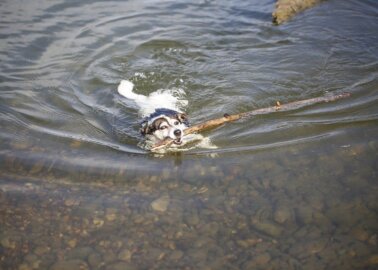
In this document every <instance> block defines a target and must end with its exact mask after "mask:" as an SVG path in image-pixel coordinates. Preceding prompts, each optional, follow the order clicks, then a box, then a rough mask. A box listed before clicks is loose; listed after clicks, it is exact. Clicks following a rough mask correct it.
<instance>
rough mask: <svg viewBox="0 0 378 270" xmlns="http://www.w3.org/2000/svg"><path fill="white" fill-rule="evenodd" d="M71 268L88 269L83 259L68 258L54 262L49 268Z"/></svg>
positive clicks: (66, 269)
mask: <svg viewBox="0 0 378 270" xmlns="http://www.w3.org/2000/svg"><path fill="white" fill-rule="evenodd" d="M72 269H81V270H84V269H89V268H88V265H87V263H86V262H85V261H82V260H69V261H61V262H57V263H55V264H54V265H53V266H52V267H51V270H72Z"/></svg>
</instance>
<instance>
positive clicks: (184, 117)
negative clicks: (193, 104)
mask: <svg viewBox="0 0 378 270" xmlns="http://www.w3.org/2000/svg"><path fill="white" fill-rule="evenodd" d="M177 119H178V120H179V121H180V122H181V123H184V124H186V125H188V124H189V120H188V116H187V115H186V113H178V114H177Z"/></svg>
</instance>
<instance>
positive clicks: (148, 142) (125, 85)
mask: <svg viewBox="0 0 378 270" xmlns="http://www.w3.org/2000/svg"><path fill="white" fill-rule="evenodd" d="M133 88H134V84H133V83H132V82H130V81H127V80H122V81H121V83H120V84H119V86H118V93H119V94H120V95H122V96H124V97H126V98H127V99H129V100H132V101H133V102H134V103H135V104H136V105H137V107H138V109H139V115H140V116H141V117H142V118H143V120H142V123H141V129H140V132H141V135H142V136H143V137H144V138H145V140H144V143H143V144H139V145H140V146H142V147H143V148H145V149H147V150H148V149H149V148H151V147H153V145H155V144H156V143H159V142H160V141H162V140H164V139H166V138H171V139H173V140H174V141H173V143H172V145H171V146H170V147H176V148H177V147H180V146H183V145H184V144H185V143H186V142H187V141H188V140H186V139H185V138H184V130H185V129H186V128H187V127H189V121H188V117H187V115H186V114H185V113H184V112H183V111H182V110H181V108H182V107H185V106H186V105H187V104H188V101H187V100H185V99H183V95H184V94H185V93H184V91H183V90H181V89H174V90H158V91H155V92H153V93H151V94H150V95H148V96H145V95H141V94H136V93H134V92H133ZM189 137H190V136H189Z"/></svg>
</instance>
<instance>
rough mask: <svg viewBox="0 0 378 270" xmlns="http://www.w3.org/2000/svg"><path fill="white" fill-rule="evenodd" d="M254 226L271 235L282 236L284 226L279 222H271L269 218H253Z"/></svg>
mask: <svg viewBox="0 0 378 270" xmlns="http://www.w3.org/2000/svg"><path fill="white" fill-rule="evenodd" d="M251 223H252V226H253V227H254V228H255V229H256V230H258V231H260V232H262V233H264V234H266V235H268V236H271V237H280V236H281V235H282V233H283V228H282V227H281V226H279V225H277V224H274V223H273V222H270V221H268V220H263V221H262V220H258V219H256V218H252V219H251Z"/></svg>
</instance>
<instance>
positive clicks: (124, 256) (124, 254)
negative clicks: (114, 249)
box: [118, 249, 133, 261]
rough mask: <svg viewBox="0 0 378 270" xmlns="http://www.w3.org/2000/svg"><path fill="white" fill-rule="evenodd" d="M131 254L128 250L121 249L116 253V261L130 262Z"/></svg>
mask: <svg viewBox="0 0 378 270" xmlns="http://www.w3.org/2000/svg"><path fill="white" fill-rule="evenodd" d="M132 255H133V254H132V252H131V251H130V250H128V249H123V250H121V251H120V252H119V253H118V259H120V260H121V261H130V259H131V256H132Z"/></svg>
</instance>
